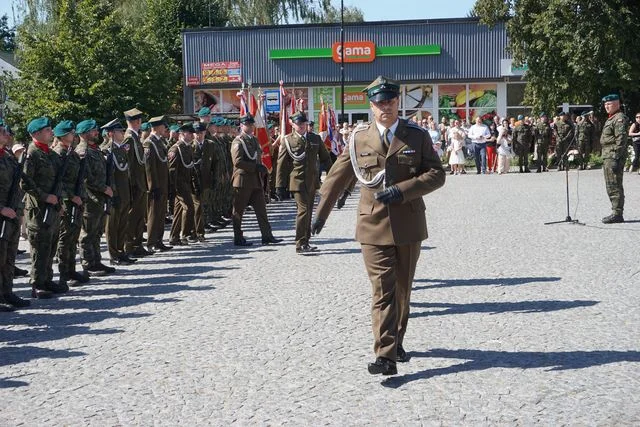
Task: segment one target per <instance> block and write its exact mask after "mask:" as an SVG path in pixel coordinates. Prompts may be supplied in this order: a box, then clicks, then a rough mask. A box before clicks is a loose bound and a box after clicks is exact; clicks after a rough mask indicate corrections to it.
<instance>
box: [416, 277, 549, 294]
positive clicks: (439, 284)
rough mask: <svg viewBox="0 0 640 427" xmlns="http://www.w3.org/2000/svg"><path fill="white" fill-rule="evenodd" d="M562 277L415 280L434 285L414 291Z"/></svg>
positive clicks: (544, 280)
mask: <svg viewBox="0 0 640 427" xmlns="http://www.w3.org/2000/svg"><path fill="white" fill-rule="evenodd" d="M560 279H561V278H560V277H496V278H491V279H415V280H414V283H432V284H431V285H424V286H414V287H413V290H414V291H419V290H422V289H438V288H453V287H456V286H518V285H525V284H527V283H540V282H558V281H560Z"/></svg>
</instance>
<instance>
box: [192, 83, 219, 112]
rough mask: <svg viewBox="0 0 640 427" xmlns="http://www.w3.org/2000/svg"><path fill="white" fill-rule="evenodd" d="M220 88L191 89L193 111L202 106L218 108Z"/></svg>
mask: <svg viewBox="0 0 640 427" xmlns="http://www.w3.org/2000/svg"><path fill="white" fill-rule="evenodd" d="M219 104H220V90H218V89H198V90H194V91H193V112H194V113H196V112H198V110H200V108H202V107H209V108H211V109H212V110H214V109H217V108H219V107H218V105H219Z"/></svg>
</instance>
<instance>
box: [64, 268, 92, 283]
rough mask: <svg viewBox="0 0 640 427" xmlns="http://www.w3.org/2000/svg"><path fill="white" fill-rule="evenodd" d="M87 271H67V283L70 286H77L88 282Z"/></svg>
mask: <svg viewBox="0 0 640 427" xmlns="http://www.w3.org/2000/svg"><path fill="white" fill-rule="evenodd" d="M89 280H90V279H89V273H87V272H86V271H84V270H83V271H82V273H79V272H77V271H72V272H71V273H69V282H68V283H69V284H70V285H71V286H78V285H81V284H84V283H88V282H89Z"/></svg>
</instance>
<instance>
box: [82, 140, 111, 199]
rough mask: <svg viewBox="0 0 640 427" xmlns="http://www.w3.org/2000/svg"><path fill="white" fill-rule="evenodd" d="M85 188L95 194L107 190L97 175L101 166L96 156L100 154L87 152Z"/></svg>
mask: <svg viewBox="0 0 640 427" xmlns="http://www.w3.org/2000/svg"><path fill="white" fill-rule="evenodd" d="M86 156H87V160H88V163H87V180H86V183H87V188H88V189H89V190H91V191H92V192H93V193H94V194H95V193H104V190H106V189H107V186H106V183H105V182H104V181H103V180H102V179H101V178H102V177H101V176H100V174H99V169H101V166H100V165H99V164H98V162H99V161H101V160H102V159H100V158H99V157H98V156H102V154H101V153H100V152H94V153H90V152H89V151H87V154H86Z"/></svg>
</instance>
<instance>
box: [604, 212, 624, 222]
mask: <svg viewBox="0 0 640 427" xmlns="http://www.w3.org/2000/svg"><path fill="white" fill-rule="evenodd" d="M621 222H624V218H623V217H622V215H618V214H611V215H609V216H605V217H604V218H602V223H603V224H618V223H621Z"/></svg>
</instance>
